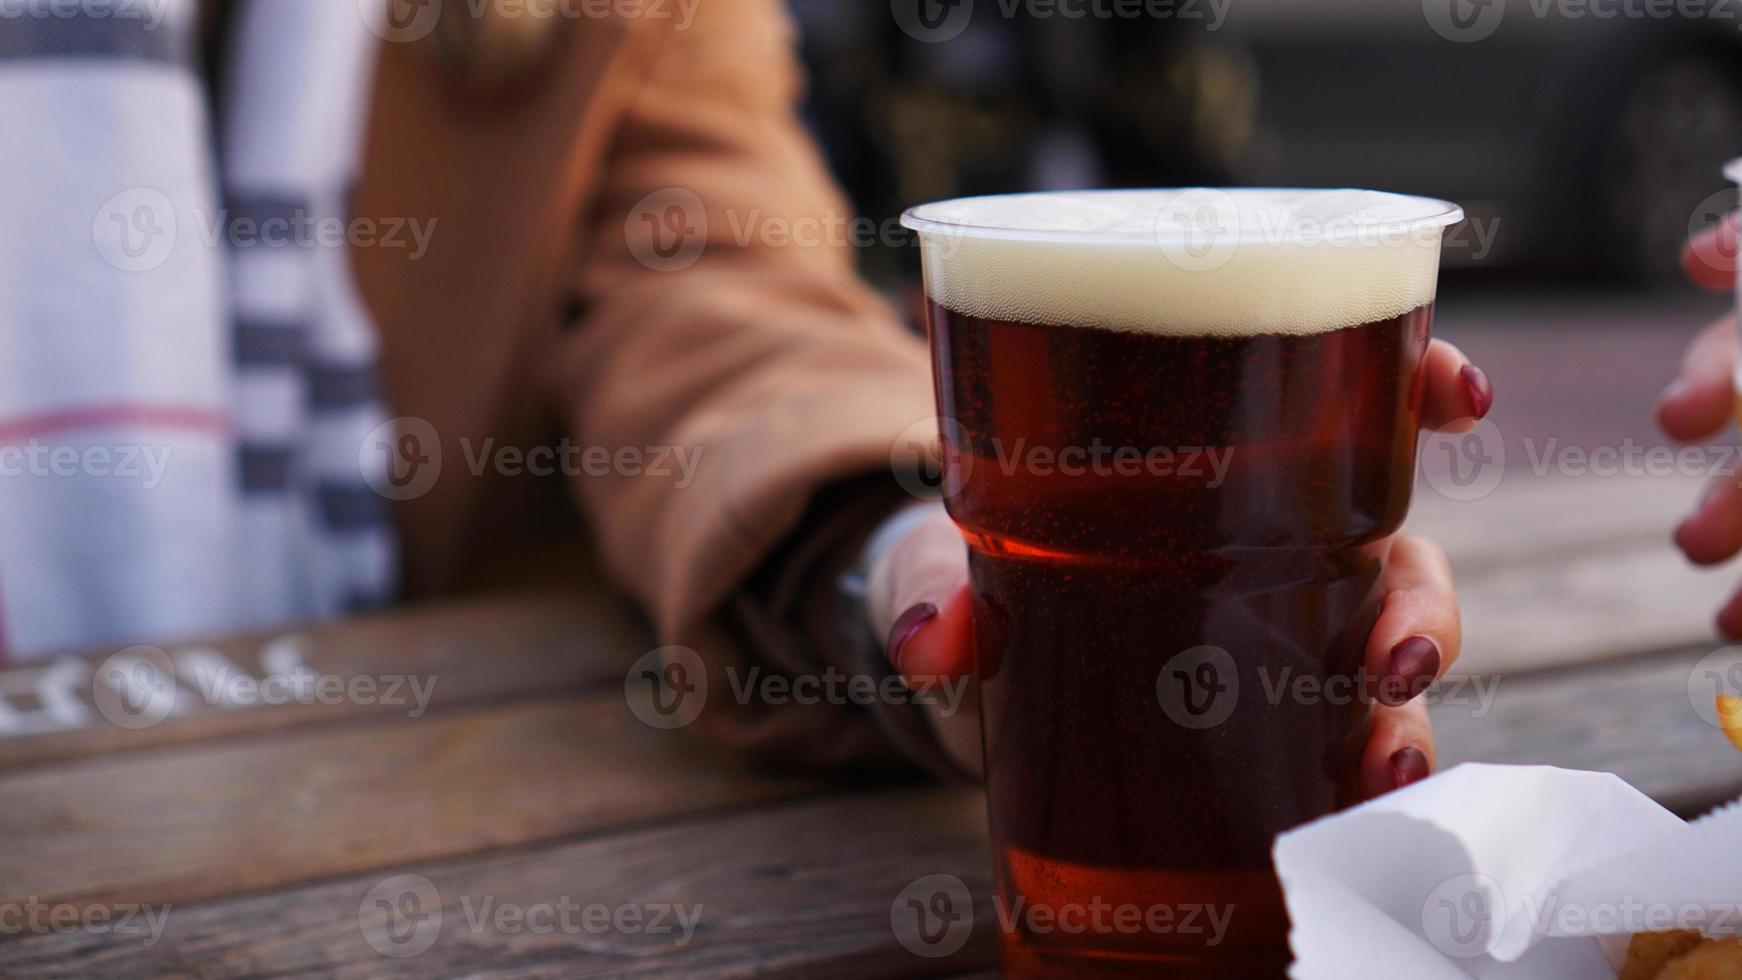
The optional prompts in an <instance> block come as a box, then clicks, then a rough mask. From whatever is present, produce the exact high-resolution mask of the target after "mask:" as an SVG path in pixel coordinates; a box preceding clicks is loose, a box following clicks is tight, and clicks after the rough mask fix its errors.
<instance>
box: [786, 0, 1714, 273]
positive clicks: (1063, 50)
mask: <svg viewBox="0 0 1742 980" xmlns="http://www.w3.org/2000/svg"><path fill="white" fill-rule="evenodd" d="M791 5H792V10H793V12H794V14H795V16H796V18H797V20H798V22H799V23H800V25H801V28H802V30H803V33H804V56H805V60H806V62H807V64H808V66H809V69H810V72H811V77H812V88H811V92H810V101H809V113H808V114H809V118H810V120H811V122H812V125H813V128H814V129H815V131H816V133H817V135H818V136H819V138H820V139H821V140H822V142H823V144H824V145H825V147H826V149H827V152H828V154H829V158H830V160H831V162H832V163H833V165H834V167H835V171H836V173H837V174H838V176H839V177H840V179H841V181H842V182H843V183H844V184H845V186H846V187H847V190H848V191H849V193H850V194H851V195H852V198H853V201H854V203H855V204H856V205H857V206H858V208H859V210H860V213H861V214H864V215H867V216H872V217H877V218H884V217H888V216H892V215H895V214H899V212H900V210H901V209H902V208H903V207H904V206H906V205H908V204H911V203H915V202H920V201H927V200H935V199H938V198H946V197H954V196H961V195H967V194H986V193H1000V192H1009V191H1018V190H1042V189H1065V188H1077V187H1149V186H1167V185H1176V184H1198V183H1204V184H1246V185H1286V186H1302V187H1346V186H1355V187H1372V188H1378V189H1383V190H1396V191H1404V192H1409V193H1416V194H1426V195H1431V196H1435V197H1444V198H1447V199H1450V200H1455V201H1457V202H1459V203H1461V204H1462V205H1463V206H1464V207H1465V209H1466V210H1467V211H1468V212H1469V214H1470V216H1471V220H1472V223H1473V225H1474V227H1473V228H1472V227H1466V228H1464V229H1460V231H1459V232H1458V233H1454V234H1453V236H1452V238H1451V240H1450V242H1449V243H1448V255H1447V258H1448V264H1449V265H1450V266H1451V267H1452V268H1453V270H1454V275H1452V276H1451V277H1450V278H1451V279H1452V281H1453V282H1454V283H1461V282H1462V280H1463V279H1464V278H1465V277H1466V276H1467V275H1473V274H1475V273H1481V274H1483V276H1484V278H1490V279H1498V280H1501V281H1504V282H1506V283H1508V284H1512V283H1517V284H1539V283H1582V284H1593V283H1600V284H1626V285H1627V286H1629V287H1635V288H1642V287H1655V286H1665V285H1676V284H1679V281H1680V276H1679V272H1678V269H1677V266H1676V262H1675V257H1676V252H1677V249H1678V247H1679V245H1680V243H1681V241H1682V240H1683V239H1684V238H1685V237H1686V236H1687V233H1688V227H1689V222H1690V217H1691V216H1694V215H1695V213H1696V211H1697V210H1698V209H1699V208H1700V207H1701V203H1702V202H1703V201H1705V200H1706V199H1707V198H1709V197H1710V196H1711V195H1713V194H1714V193H1717V192H1720V191H1723V190H1725V189H1726V187H1727V186H1728V184H1727V182H1726V181H1725V180H1724V179H1723V177H1722V175H1721V174H1720V172H1719V165H1720V164H1721V163H1722V162H1723V161H1726V160H1728V159H1731V158H1733V157H1735V156H1738V155H1742V57H1739V56H1742V21H1739V20H1738V19H1737V17H1738V15H1739V14H1742V11H1738V10H1735V9H1731V7H1730V5H1728V4H1725V3H1722V2H1716V0H1715V2H1713V3H1710V4H1689V3H1680V4H1665V3H1661V2H1643V0H1614V2H1612V3H1608V2H1603V0H1598V2H1596V3H1594V4H1586V3H1582V2H1581V3H1577V4H1573V3H1563V4H1558V5H1556V4H1549V3H1545V0H1515V2H1508V0H1425V2H1423V0H1214V2H1212V0H1172V2H1166V3H1148V2H1147V0H1144V2H1138V0H1129V2H1124V3H1122V2H1121V0H1057V2H1056V3H1055V2H1053V0H1044V2H1021V3H1012V2H1010V0H979V3H978V9H977V8H976V6H975V4H974V2H973V0H953V3H952V2H950V0H895V2H894V4H893V5H891V4H885V3H882V2H872V3H851V4H849V3H840V2H838V0H791ZM892 6H893V7H894V8H896V10H895V12H896V13H897V14H900V15H905V14H906V13H907V12H908V9H911V11H912V13H913V14H914V17H913V18H909V17H906V16H892V15H891V13H892V11H891V7H892ZM1559 7H1564V8H1565V9H1558V8H1559ZM903 8H907V9H903ZM1121 10H1123V11H1126V12H1127V13H1129V14H1134V15H1130V16H1120V15H1118V14H1117V12H1118V11H1121ZM1627 10H1632V11H1635V13H1634V14H1632V15H1629V14H1626V13H1625V12H1624V11H1627ZM1460 11H1461V13H1460ZM1603 11H1614V13H1611V14H1609V15H1607V16H1605V15H1603V13H1602V12H1603ZM1539 12H1540V13H1539ZM1436 21H1438V23H1436ZM927 23H936V24H937V25H939V26H937V27H936V28H931V27H927V26H925V25H926V24H927ZM1710 218H1711V216H1707V217H1706V218H1705V220H1706V221H1709V220H1710ZM1476 231H1481V232H1482V233H1483V234H1482V235H1477V234H1474V232H1476ZM889 251H891V250H888V249H877V250H873V254H868V255H867V256H866V267H867V271H868V272H869V273H870V274H872V275H874V276H876V277H878V278H880V279H881V280H882V281H884V282H886V283H887V282H893V281H898V280H899V278H900V277H902V276H904V275H907V274H910V273H911V269H912V258H913V257H912V255H905V254H888V253H889ZM909 251H911V250H909Z"/></svg>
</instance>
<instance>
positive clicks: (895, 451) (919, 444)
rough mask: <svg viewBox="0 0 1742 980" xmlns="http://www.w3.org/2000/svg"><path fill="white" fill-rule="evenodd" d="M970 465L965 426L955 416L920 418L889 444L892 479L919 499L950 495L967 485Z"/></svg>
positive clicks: (936, 498) (945, 497)
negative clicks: (893, 472)
mask: <svg viewBox="0 0 1742 980" xmlns="http://www.w3.org/2000/svg"><path fill="white" fill-rule="evenodd" d="M946 456H947V457H948V460H947V461H946V458H945V457H946ZM973 467H974V454H973V453H972V452H970V451H969V448H968V430H967V429H964V428H963V427H962V423H960V422H957V421H956V420H955V419H949V418H938V417H936V416H933V417H932V418H927V419H920V420H919V421H918V422H915V423H913V424H912V425H910V426H908V427H907V428H905V429H903V430H901V435H899V436H897V437H896V438H895V443H894V444H893V445H891V446H890V447H889V468H890V469H892V470H894V471H895V482H896V483H898V484H900V485H901V488H902V489H903V490H906V491H907V492H908V493H910V494H912V495H914V496H915V497H918V498H919V499H921V500H940V499H941V500H950V499H952V498H954V497H955V496H956V494H958V493H961V492H962V488H963V487H964V486H967V483H968V475H969V473H971V472H972V471H973Z"/></svg>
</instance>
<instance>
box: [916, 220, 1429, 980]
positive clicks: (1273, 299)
mask: <svg viewBox="0 0 1742 980" xmlns="http://www.w3.org/2000/svg"><path fill="white" fill-rule="evenodd" d="M1460 217H1462V213H1461V212H1460V211H1459V210H1458V208H1456V207H1455V206H1453V205H1450V204H1447V203H1445V202H1442V201H1432V200H1426V199H1422V198H1413V197H1403V196H1398V195H1393V194H1382V193H1376V192H1370V191H1288V190H1233V191H1219V190H1186V191H1110V192H1093V193H1071V194H1039V195H1015V196H1004V197H986V198H972V199H965V200H958V201H948V202H943V203H938V204H931V205H926V206H923V207H920V208H916V209H914V210H912V211H910V212H908V213H907V215H906V216H905V217H904V219H903V221H904V223H905V224H906V225H907V227H909V228H913V229H916V230H917V231H918V232H919V236H920V241H921V246H922V253H923V265H924V270H925V281H926V290H927V293H928V297H929V304H928V308H929V320H928V324H927V326H928V330H929V334H930V339H931V347H932V353H933V363H934V373H935V381H936V385H937V400H938V414H939V416H940V417H942V418H943V419H945V420H946V423H947V424H946V425H944V427H943V428H944V433H943V438H944V460H945V467H946V470H947V471H953V472H954V473H956V474H958V476H959V479H955V480H952V479H951V478H950V476H949V474H948V473H946V478H945V482H946V484H947V485H950V486H951V487H952V489H953V490H954V492H953V493H951V494H950V495H949V498H948V500H947V505H948V507H949V511H950V515H951V517H952V518H953V519H954V520H955V522H956V523H957V525H958V526H959V527H960V528H961V531H962V533H963V536H964V537H965V538H966V540H967V543H968V554H969V567H970V575H971V581H972V590H973V600H974V605H973V614H974V630H975V646H976V651H975V652H976V657H977V666H978V673H979V676H980V683H981V694H982V708H981V711H982V726H983V727H982V734H983V737H984V747H985V761H986V780H987V795H988V806H989V811H990V818H991V828H992V837H993V843H994V848H995V855H996V861H997V868H996V875H997V881H998V890H999V896H998V900H999V904H1000V908H1001V915H1000V919H999V921H1000V923H1001V928H1002V930H1003V942H1004V951H1005V969H1006V971H1007V972H1008V973H1009V974H1011V975H1014V976H1054V975H1057V976H1083V975H1095V974H1096V973H1109V974H1113V975H1119V974H1121V973H1123V972H1124V971H1127V970H1137V971H1139V972H1143V973H1145V974H1146V975H1158V974H1159V975H1162V976H1178V977H1223V976H1228V977H1234V976H1242V977H1243V976H1261V975H1280V973H1281V969H1282V967H1283V966H1284V965H1285V964H1286V963H1287V961H1288V950H1287V938H1286V935H1287V924H1286V920H1285V917H1284V913H1283V909H1282V901H1281V895H1280V891H1279V889H1278V886H1277V884H1276V881H1275V877H1274V874H1273V872H1272V870H1271V867H1270V857H1269V855H1270V848H1271V843H1272V841H1273V839H1274V838H1275V836H1276V835H1277V834H1278V833H1280V832H1281V831H1283V830H1287V829H1289V828H1291V827H1294V826H1296V825H1298V824H1300V823H1303V822H1305V821H1308V820H1311V819H1313V818H1315V817H1318V816H1321V815H1323V814H1326V813H1329V812H1331V811H1333V810H1335V809H1337V808H1338V807H1339V806H1341V805H1343V804H1345V803H1348V802H1352V787H1353V781H1354V775H1355V772H1356V768H1357V763H1358V759H1359V754H1360V751H1361V747H1362V743H1363V740H1364V735H1365V726H1366V719H1367V704H1368V700H1367V697H1366V695H1365V686H1364V685H1365V681H1364V679H1363V678H1362V677H1361V676H1360V667H1361V663H1362V658H1363V649H1364V645H1365V641H1366V637H1367V634H1368V632H1369V630H1370V628H1371V627H1372V625H1373V623H1374V621H1375V619H1376V618H1377V615H1378V606H1379V598H1380V596H1379V594H1378V582H1379V577H1380V573H1381V571H1382V570H1383V565H1384V560H1385V539H1386V538H1387V536H1389V535H1390V534H1392V533H1393V532H1394V531H1396V530H1397V528H1398V526H1399V525H1400V524H1401V523H1402V521H1403V518H1404V515H1405V512H1406V510H1407V508H1408V504H1409V495H1410V488H1411V483H1412V480H1413V474H1414V463H1415V445H1416V429H1417V425H1418V422H1419V415H1420V407H1421V397H1422V392H1421V385H1420V381H1419V377H1420V368H1421V365H1422V362H1423V358H1424V356H1425V354H1426V350H1427V344H1428V332H1429V324H1430V321H1431V319H1432V311H1433V301H1434V291H1435V286H1436V282H1437V277H1438V267H1439V255H1440V239H1441V236H1442V232H1443V230H1444V228H1445V227H1446V226H1447V225H1449V224H1451V223H1452V222H1455V221H1457V220H1458V219H1459V218H1460Z"/></svg>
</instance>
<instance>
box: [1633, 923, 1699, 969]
mask: <svg viewBox="0 0 1742 980" xmlns="http://www.w3.org/2000/svg"><path fill="white" fill-rule="evenodd" d="M1699 944H1700V934H1699V933H1697V932H1693V931H1682V932H1642V933H1639V934H1638V935H1636V936H1634V937H1633V943H1632V945H1630V946H1628V947H1627V964H1626V965H1625V966H1623V967H1622V968H1621V976H1620V980H1655V978H1657V977H1658V975H1659V974H1660V973H1661V972H1662V971H1663V968H1664V967H1665V966H1667V965H1668V964H1669V962H1670V961H1671V960H1674V959H1675V958H1676V957H1678V956H1680V955H1682V954H1683V953H1686V952H1688V951H1689V950H1691V949H1693V948H1694V947H1696V946H1698V945H1699Z"/></svg>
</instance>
